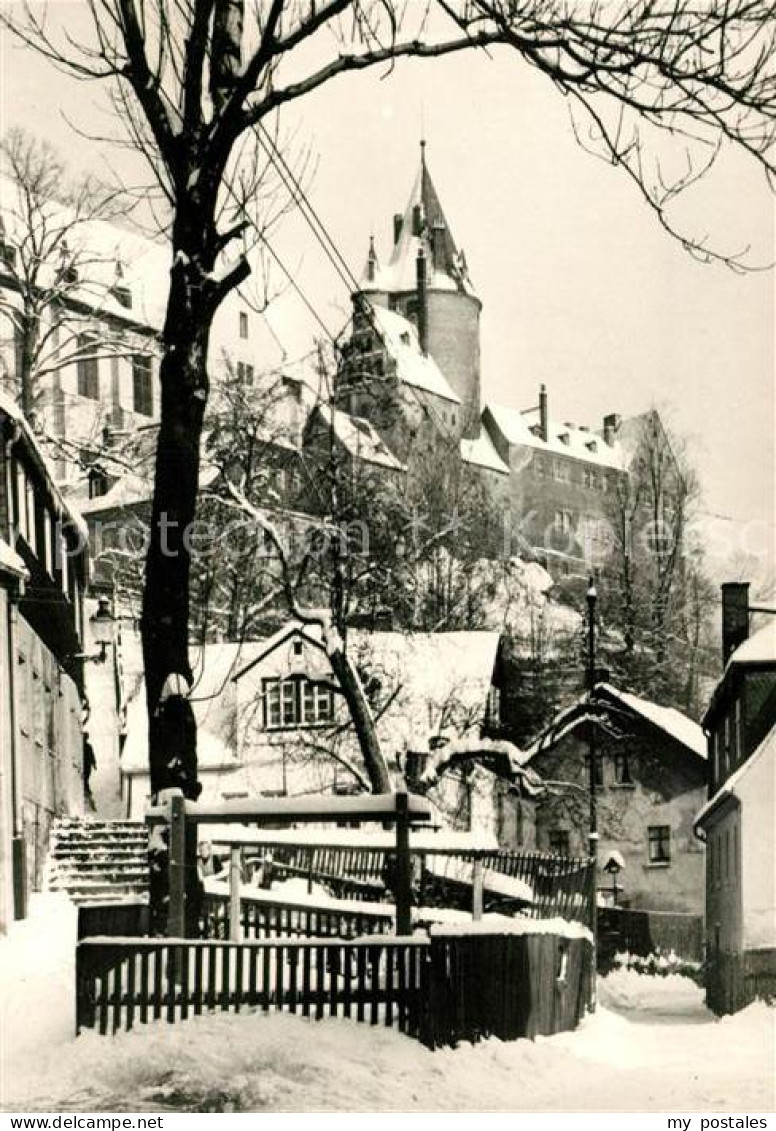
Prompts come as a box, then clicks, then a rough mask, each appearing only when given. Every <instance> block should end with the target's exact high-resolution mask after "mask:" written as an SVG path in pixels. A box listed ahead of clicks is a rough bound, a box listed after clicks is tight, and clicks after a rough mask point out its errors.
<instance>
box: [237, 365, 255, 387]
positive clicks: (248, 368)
mask: <svg viewBox="0 0 776 1131" xmlns="http://www.w3.org/2000/svg"><path fill="white" fill-rule="evenodd" d="M253 377H254V369H253V366H252V365H250V364H249V363H248V362H247V361H238V362H237V379H238V381H241V382H242V383H243V384H245V385H252V384H253Z"/></svg>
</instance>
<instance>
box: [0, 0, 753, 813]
mask: <svg viewBox="0 0 776 1131" xmlns="http://www.w3.org/2000/svg"><path fill="white" fill-rule="evenodd" d="M88 6H89V9H90V11H91V14H92V18H93V19H92V22H93V27H92V34H91V37H90V39H89V41H88V42H85V43H82V44H81V45H75V44H74V43H73V41H72V37H71V35H70V34H69V30H68V29H67V28H66V27H65V26H63V25H62V24H61V23H59V24H58V23H57V21H56V19H55V18H54V19H52V20H50V21H49V20H48V13H47V12H46V11H45V9H43V10H41V8H40V7H39V6H38V5H35V6H34V7H33V6H32V5H30V4H28V3H26V0H25V2H24V3H23V4H22V5H21V14H20V15H19V14H18V12H19V6H18V5H14V6H12V7H11V8H10V9H9V13H8V14H7V15H6V16H5V22H6V24H7V26H9V27H11V28H12V29H13V31H14V32H16V33H17V34H18V35H19V36H21V38H22V39H23V40H24V41H25V42H26V43H27V44H29V45H31V46H32V47H34V48H36V49H37V50H39V51H42V52H43V53H44V54H45V55H46V56H47V57H48V58H50V59H51V60H52V62H53V63H54V64H56V65H58V66H64V67H66V68H68V69H69V70H70V71H71V72H73V73H75V74H76V75H79V76H81V77H83V78H87V79H92V78H96V79H108V80H111V81H113V82H114V84H115V89H116V91H117V97H118V99H119V105H120V108H121V110H122V112H123V114H124V116H125V117H126V119H127V121H128V123H129V126H130V130H131V132H132V134H133V136H134V139H135V141H136V142H137V143H138V144H139V145H141V147H142V148H143V149H144V151H145V153H146V155H147V156H148V159H149V161H150V163H151V166H152V168H153V170H154V172H155V174H156V176H157V177H158V178H159V181H160V183H161V185H162V186H163V189H164V191H165V193H166V196H167V200H168V202H169V206H170V211H171V243H172V253H173V261H172V270H171V274H170V289H169V296H168V304H167V316H166V320H165V325H164V331H163V346H164V356H163V360H162V365H161V385H162V413H161V427H160V431H159V443H158V448H157V461H156V475H155V488H154V500H153V515H152V531H151V542H150V547H149V552H148V561H147V569H146V585H145V595H144V608H143V620H142V632H143V647H144V663H145V667H146V674H147V684H146V686H147V698H148V708H149V713H150V716H151V727H150V759H151V781H152V789H153V790H154V791H156V790H158V789H160V788H162V787H164V786H169V785H173V786H174V785H181V784H183V785H184V786H185V788H186V789H187V790H189V791H191V789H192V786H191V783H190V782H189V781H187V782H184V783H181V782H180V781H179V780H177V779H175V778H174V775H172V774H171V770H170V768H169V767H168V761H169V759H168V758H167V754H166V751H165V749H164V744H163V743H162V742H161V741H160V739H159V736H158V735H157V733H156V730H155V727H154V724H153V717H154V713H155V711H156V708H157V704H158V700H159V695H160V692H161V689H162V686H163V684H164V682H165V680H166V678H167V676H168V675H169V674H170V673H174V672H181V673H183V674H184V675H190V664H189V656H188V641H189V579H190V577H189V575H190V555H189V552H188V549H187V546H186V545H185V543H184V533H185V531H186V530H187V529H188V527H189V526H190V524H191V523H192V521H193V520H194V515H195V507H196V500H197V492H198V472H199V449H200V437H201V432H202V423H203V417H204V410H205V406H206V403H207V399H208V393H209V380H208V372H207V352H208V344H209V338H210V330H211V326H212V322H213V317H214V314H215V312H216V310H217V308H218V307H219V305H220V304H221V303H222V302H223V300H224V299H225V298H226V296H227V295H229V294H230V293H231V292H232V291H234V290H235V288H237V287H239V286H240V284H241V283H242V282H244V281H245V280H246V278H247V276H248V274H249V271H250V268H249V265H248V261H247V259H246V258H245V256H244V255H242V254H238V255H237V256H236V257H235V256H233V255H230V249H232V248H233V247H234V246H235V242H236V241H238V240H239V238H240V237H241V236H242V234H243V233H244V231H245V218H244V217H243V216H241V215H240V214H239V208H231V209H230V207H229V205H230V201H229V198H228V192H227V191H226V186H228V183H229V174H230V171H231V170H232V168H233V164H234V161H235V160H236V159H237V158H238V157H239V151H240V145H241V142H242V140H243V139H244V138H245V137H246V135H248V134H249V133H250V131H254V130H256V129H263V128H264V125H265V124H266V123H268V122H270V121H271V120H273V116H274V115H276V113H277V111H278V110H279V109H280V108H281V107H282V106H284V105H288V104H289V103H291V102H293V101H298V100H300V99H303V98H305V97H306V96H307V95H308V94H311V93H312V92H313V91H315V90H317V89H319V88H320V87H322V86H323V85H325V84H327V83H329V82H331V81H333V80H334V79H335V78H337V77H338V76H339V75H342V74H345V73H347V72H351V71H359V70H363V69H365V68H369V67H378V66H390V64H391V63H392V61H393V60H396V59H399V58H402V57H407V56H412V57H418V58H430V57H439V56H444V55H450V54H453V53H456V52H461V51H464V50H472V49H478V48H479V49H483V48H486V47H489V46H493V45H499V44H501V45H505V46H507V47H511V48H512V49H513V50H514V51H515V54H516V57H517V58H518V59H519V60H520V61H522V62H523V63H526V64H528V65H530V66H532V67H534V68H537V69H539V70H540V71H541V72H542V73H544V74H545V75H547V77H548V79H549V80H550V81H551V82H553V83H554V84H555V86H556V87H557V89H558V90H559V91H560V92H561V93H562V94H563V95H564V96H565V97H567V98H568V99H569V100H570V102H571V103H572V104H575V105H577V106H578V107H579V108H580V109H581V110H582V111H583V113H584V115H585V116H586V119H587V122H588V123H589V124H590V129H591V130H592V141H593V143H595V144H598V145H600V146H602V147H603V150H604V152H605V153H606V154H607V156H608V158H609V159H610V160H612V161H614V162H615V163H616V164H617V165H619V167H620V168H621V169H623V170H624V171H625V173H626V175H627V176H629V177H630V178H631V179H632V180H634V181H635V182H636V184H637V185H638V186H639V188H640V190H641V191H642V193H643V194H644V196H645V198H646V200H647V201H648V203H649V204H650V206H651V207H652V208H653V209H655V210H656V212H657V213H658V215H659V216H660V218H661V220H662V221H663V223H665V224H666V226H668V227H669V228H671V229H673V223H672V222H671V220H670V218H669V215H668V208H669V206H670V204H671V202H672V200H673V199H674V198H675V197H676V194H677V193H678V192H679V191H680V190H681V189H682V188H684V187H687V185H688V184H689V183H690V182H691V181H692V179H693V177H694V176H696V175H699V174H700V173H701V172H703V171H704V170H705V169H706V168H708V165H709V164H710V163H711V162H712V161H713V160H714V157H715V155H716V153H717V152H718V151H719V147H720V146H721V145H722V143H723V142H725V141H728V140H730V141H732V142H734V143H735V144H736V145H737V146H738V147H739V148H740V149H741V150H743V151H744V152H745V153H746V154H747V155H748V156H749V157H751V158H752V160H753V161H755V162H756V163H758V164H759V165H761V166H762V167H763V168H764V169H765V171H766V173H767V174H769V175H770V174H771V173H772V172H773V166H772V154H771V143H772V141H773V136H774V76H773V69H772V63H771V60H772V58H773V55H774V52H773V46H774V37H775V36H776V29H775V28H774V24H773V20H772V6H771V4H770V3H769V2H768V0H709V2H708V3H705V4H703V5H698V4H695V3H690V2H688V0H674V2H668V3H666V2H663V3H657V2H656V0H623V2H620V3H615V4H611V5H602V4H596V3H570V2H569V0H421V2H419V3H413V4H403V3H400V2H398V0H394V2H391V0H266V2H262V3H259V4H256V5H254V6H252V7H248V6H246V5H245V4H244V0H184V2H183V3H175V4H172V3H169V2H168V0H88ZM653 131H654V132H657V133H662V134H664V135H666V137H668V138H677V137H678V138H680V139H681V140H682V144H683V146H685V147H686V151H687V153H689V154H690V158H689V160H690V161H691V165H690V169H689V171H688V170H687V169H683V170H682V171H681V173H680V174H678V175H677V174H674V175H673V176H671V175H670V173H669V169H668V168H667V167H666V166H665V165H664V164H663V163H661V162H660V161H657V162H655V161H654V160H653V161H652V162H650V160H649V157H648V149H647V147H646V142H648V141H649V137H648V135H649V134H650V133H651V132H653ZM580 136H583V135H582V132H580ZM698 152H700V153H701V154H703V155H704V156H703V157H702V159H701V164H700V166H698V165H697V164H692V162H694V161H696V160H697V154H698ZM685 238H686V240H687V242H688V243H689V244H690V245H692V246H694V247H695V248H696V249H697V250H699V251H701V252H703V253H705V254H714V253H713V251H712V250H711V249H708V248H707V247H706V245H705V241H703V240H702V239H701V240H698V239H693V238H692V237H691V236H687V237H685ZM726 258H727V259H729V260H730V259H731V258H732V257H731V256H726ZM163 521H164V529H165V531H166V541H165V542H164V544H163V540H162V537H161V529H162V523H163Z"/></svg>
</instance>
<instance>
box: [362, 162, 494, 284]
mask: <svg viewBox="0 0 776 1131" xmlns="http://www.w3.org/2000/svg"><path fill="white" fill-rule="evenodd" d="M416 217H417V218H418V219H419V221H420V230H419V231H418V226H417V223H416ZM434 233H436V236H435V235H434ZM434 238H436V239H437V240H439V241H441V247H440V251H439V254H438V266H437V267H436V268H435V266H434V255H433V239H434ZM421 247H422V248H423V252H424V254H425V256H426V271H427V274H428V288H429V290H446V291H462V292H463V293H465V294H469V295H474V294H475V291H474V287H473V286H472V282H471V279H470V278H469V272H468V268H467V266H466V259H465V257H464V255H463V252H462V251H460V250H459V249H458V247H457V246H456V243H455V239H454V237H453V233H452V231H451V230H450V225H449V224H448V222H447V219H446V217H445V214H444V211H443V209H442V205H441V203H440V200H439V195H438V193H437V190H436V187H435V186H434V182H433V181H432V179H431V174H430V172H429V170H428V165H427V164H426V151H425V142H421V161H420V168H419V169H418V172H417V176H416V177H415V182H414V184H413V186H412V190H411V191H410V195H409V199H408V201H407V204H406V207H405V209H404V214H403V217H402V227H401V234H400V236H399V239H398V240H397V242H396V243H395V245H394V247H393V251H392V253H391V257H390V259H389V261H388V263H387V264H386V265H385V266H381V265H380V263H379V261H377V258H376V257H375V258H374V260H373V273H374V277H373V278H371V279H370V278H369V270H368V267H369V264H368V263H367V269H366V270H365V271H364V274H363V275H362V277H361V279H360V280H359V286H360V288H361V289H362V290H364V291H370V290H372V291H388V292H401V291H413V290H415V285H416V267H415V264H416V261H417V258H418V251H419V250H420V248H421Z"/></svg>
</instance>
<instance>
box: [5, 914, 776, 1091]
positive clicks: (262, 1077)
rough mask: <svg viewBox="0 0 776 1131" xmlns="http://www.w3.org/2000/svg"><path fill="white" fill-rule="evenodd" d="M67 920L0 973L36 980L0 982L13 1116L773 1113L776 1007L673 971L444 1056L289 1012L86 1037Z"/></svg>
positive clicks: (611, 982)
mask: <svg viewBox="0 0 776 1131" xmlns="http://www.w3.org/2000/svg"><path fill="white" fill-rule="evenodd" d="M66 921H67V920H66V916H63V914H62V908H61V907H59V908H58V909H57V914H56V917H54V918H51V917H50V918H48V919H47V918H46V917H45V916H43V915H42V916H40V917H39V918H38V920H37V922H38V927H39V928H40V927H45V928H46V929H45V931H44V932H43V934H41V932H40V930H38V932H37V935H36V932H35V931H34V930H33V929H32V926H31V925H32V922H33V921H32V920H31V921H30V925H29V926H26V925H25V928H24V929H23V930H21V931H20V932H19V933H17V934H16V937H15V938H12V939H11V940H8V941H6V942H3V943H2V944H0V963H2V968H3V969H4V971H7V970H8V969H9V962H8V959H11V961H12V962H13V966H14V968H15V969H17V970H21V974H22V976H23V977H24V979H25V981H24V984H22V983H21V982H20V980H19V977H18V976H17V978H16V980H15V981H14V980H12V979H9V978H8V977H4V979H3V980H2V981H1V982H0V988H2V991H3V994H2V1002H1V1003H0V1004H2V1007H3V1012H2V1017H3V1026H2V1051H3V1059H4V1071H3V1074H2V1080H1V1081H0V1095H2V1106H3V1107H4V1108H5V1109H6V1110H8V1109H10V1110H17V1111H18V1110H24V1111H28V1110H38V1111H98V1110H99V1111H173V1110H174V1111H219V1110H233V1111H290V1112H303V1111H304V1112H312V1111H464V1112H465V1111H509V1112H512V1111H514V1112H517V1111H581V1110H590V1111H606V1110H613V1111H624V1110H632V1111H671V1112H681V1111H696V1112H699V1111H700V1112H709V1111H715V1112H716V1111H736V1112H742V1111H758V1112H770V1111H773V1109H774V1100H776V1095H774V1083H773V1080H774V1074H773V1066H774V1062H775V1059H776V1054H775V1048H774V1044H775V1041H774V1037H775V1033H776V1029H775V1026H776V1011H774V1010H773V1009H770V1008H768V1007H767V1006H765V1005H762V1004H757V1005H753V1006H750V1007H749V1009H747V1010H745V1011H744V1012H743V1013H740V1014H737V1015H736V1016H734V1017H727V1018H723V1019H721V1020H717V1019H715V1018H714V1017H713V1016H712V1015H711V1014H710V1013H708V1011H707V1010H706V1009H705V1007H704V1006H703V1003H702V996H701V991H700V990H698V988H697V987H696V986H694V985H693V983H691V982H689V981H688V980H687V979H684V978H680V977H678V976H677V975H671V976H669V977H667V978H650V977H647V976H644V975H639V974H636V973H633V972H625V971H620V972H617V973H615V974H613V975H610V977H609V978H606V979H604V980H602V981H601V982H599V986H600V996H599V1009H598V1012H597V1013H596V1014H595V1016H592V1017H588V1018H586V1019H585V1021H584V1022H583V1024H582V1025H581V1026H580V1028H579V1029H578V1030H577V1031H576V1032H574V1033H562V1034H559V1035H558V1036H555V1037H550V1038H544V1039H539V1040H537V1041H535V1042H531V1041H514V1042H509V1043H503V1042H500V1041H497V1040H490V1041H485V1042H483V1043H482V1044H479V1045H476V1046H471V1045H466V1046H462V1047H460V1048H458V1049H444V1050H440V1051H437V1052H434V1053H432V1052H429V1051H428V1050H427V1049H425V1048H424V1047H423V1046H422V1045H420V1044H418V1043H417V1042H416V1041H413V1040H411V1039H410V1038H407V1037H403V1036H401V1035H400V1034H398V1033H395V1032H392V1031H389V1030H383V1029H378V1028H370V1027H368V1026H366V1025H359V1024H357V1023H356V1022H348V1021H342V1020H326V1021H320V1022H314V1021H306V1020H304V1019H302V1018H299V1017H291V1016H287V1015H282V1014H270V1015H268V1016H262V1015H250V1014H248V1015H246V1014H240V1015H238V1016H235V1015H228V1014H216V1015H212V1016H209V1017H201V1018H195V1019H193V1020H190V1021H188V1022H185V1023H181V1024H178V1025H174V1026H167V1025H165V1024H164V1023H160V1024H157V1025H153V1026H148V1027H146V1028H145V1029H136V1030H135V1031H134V1032H132V1033H126V1034H121V1035H120V1036H118V1037H116V1038H105V1037H99V1036H96V1035H94V1034H91V1033H90V1034H86V1035H84V1036H82V1037H80V1038H79V1039H78V1040H75V1039H73V1038H72V1036H71V1034H72V1028H71V1024H72V998H71V996H70V998H69V997H68V987H72V957H71V955H72V941H70V940H67V939H66V938H65V939H64V941H61V940H62V936H63V935H64V936H67V934H68V932H67V930H65V931H61V928H62V926H63V924H65V923H66ZM55 927H56V928H57V929H56V930H55ZM70 938H71V939H72V935H71V936H70ZM70 993H72V990H71V991H70Z"/></svg>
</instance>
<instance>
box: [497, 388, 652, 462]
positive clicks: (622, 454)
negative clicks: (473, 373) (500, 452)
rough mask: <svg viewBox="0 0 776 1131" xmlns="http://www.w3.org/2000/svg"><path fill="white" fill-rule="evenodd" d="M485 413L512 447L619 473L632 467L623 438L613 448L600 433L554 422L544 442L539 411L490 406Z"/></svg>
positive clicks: (616, 441) (551, 423)
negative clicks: (581, 462) (534, 449)
mask: <svg viewBox="0 0 776 1131" xmlns="http://www.w3.org/2000/svg"><path fill="white" fill-rule="evenodd" d="M484 412H486V413H489V414H490V416H491V418H492V419H493V421H494V423H495V425H496V427H497V428H498V429H499V431H500V432H501V434H502V436H503V437H504V439H505V440H506V441H507V443H509V444H520V445H523V446H525V447H531V448H536V449H537V450H539V451H546V452H552V453H554V454H557V455H563V456H567V457H569V458H571V459H579V460H584V461H585V462H586V463H594V464H598V465H599V466H600V467H609V468H613V469H615V470H617V471H624V470H626V469H627V467H628V462H629V454H630V450H629V449H626V447H625V446H624V445H623V444H622V443H621V442H620V441H619V439H616V440H615V441H614V443H613V444H611V445H610V444H607V443H606V441H605V440H604V439H603V437H602V436H601V435H600V434H599V433H597V432H592V431H590V430H589V429H586V428H580V427H579V426H577V425H574V424H558V423H557V422H556V421H550V422H549V426H548V439H547V440H544V439H543V438H542V437H541V436H540V435H538V431H539V427H538V426H539V410H538V409H531V410H529V411H528V412H521V411H520V409H517V408H510V407H507V406H506V405H498V404H493V403H489V404H487V405H486V406H485V410H484Z"/></svg>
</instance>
